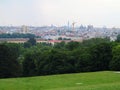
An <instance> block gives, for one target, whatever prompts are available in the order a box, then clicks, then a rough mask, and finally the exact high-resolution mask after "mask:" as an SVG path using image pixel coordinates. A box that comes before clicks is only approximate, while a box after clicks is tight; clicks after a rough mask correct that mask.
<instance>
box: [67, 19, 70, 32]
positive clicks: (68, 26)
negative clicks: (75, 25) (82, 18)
mask: <svg viewBox="0 0 120 90" xmlns="http://www.w3.org/2000/svg"><path fill="white" fill-rule="evenodd" d="M67 28H68V31H70V23H69V21H68V25H67Z"/></svg>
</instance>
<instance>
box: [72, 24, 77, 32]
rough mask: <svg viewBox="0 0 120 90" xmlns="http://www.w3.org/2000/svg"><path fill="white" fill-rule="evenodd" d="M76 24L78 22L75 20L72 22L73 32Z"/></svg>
mask: <svg viewBox="0 0 120 90" xmlns="http://www.w3.org/2000/svg"><path fill="white" fill-rule="evenodd" d="M75 24H76V22H73V23H72V31H73V32H74V31H75Z"/></svg>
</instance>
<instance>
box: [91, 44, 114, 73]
mask: <svg viewBox="0 0 120 90" xmlns="http://www.w3.org/2000/svg"><path fill="white" fill-rule="evenodd" d="M90 52H91V55H92V61H91V63H92V64H91V65H92V70H93V71H99V70H108V69H109V62H110V61H111V59H112V48H111V45H110V43H101V44H98V45H95V46H93V47H92V48H91V51H90Z"/></svg>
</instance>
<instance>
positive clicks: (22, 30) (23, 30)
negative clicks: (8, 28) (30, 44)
mask: <svg viewBox="0 0 120 90" xmlns="http://www.w3.org/2000/svg"><path fill="white" fill-rule="evenodd" d="M21 33H24V34H26V33H29V30H28V27H27V26H25V25H23V26H22V27H21Z"/></svg>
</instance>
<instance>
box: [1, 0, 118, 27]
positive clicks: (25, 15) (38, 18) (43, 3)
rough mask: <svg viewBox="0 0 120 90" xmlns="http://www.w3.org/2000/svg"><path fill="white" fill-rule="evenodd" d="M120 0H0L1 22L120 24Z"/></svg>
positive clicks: (110, 25)
mask: <svg viewBox="0 0 120 90" xmlns="http://www.w3.org/2000/svg"><path fill="white" fill-rule="evenodd" d="M119 4H120V0H59V1H58V0H0V11H1V14H0V19H1V20H0V25H11V24H12V25H33V26H44V25H51V24H54V25H56V26H62V25H65V24H66V25H67V22H68V21H69V22H70V23H71V24H72V22H77V23H76V25H80V24H83V25H89V24H91V25H94V26H97V27H102V26H107V27H120V23H119V19H120V10H119V9H120V6H119Z"/></svg>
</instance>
